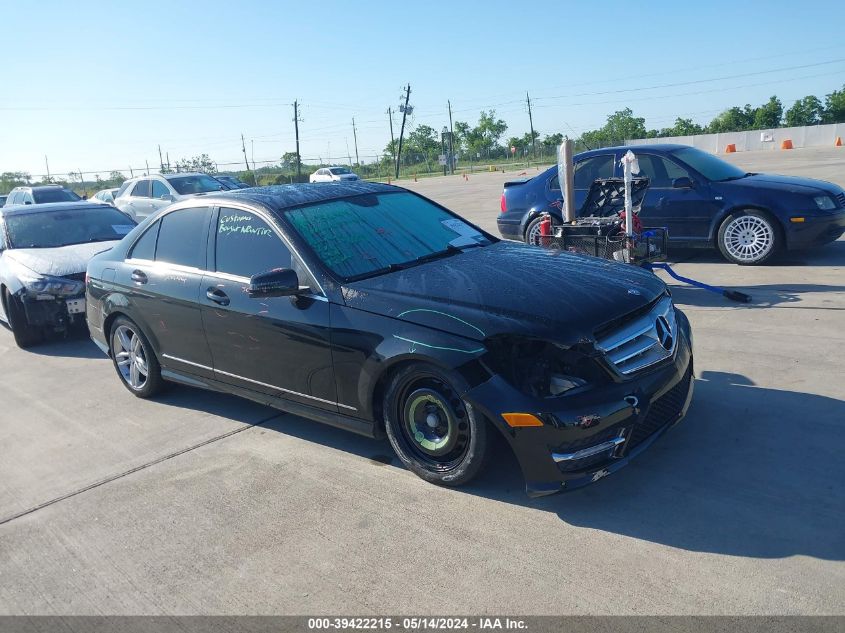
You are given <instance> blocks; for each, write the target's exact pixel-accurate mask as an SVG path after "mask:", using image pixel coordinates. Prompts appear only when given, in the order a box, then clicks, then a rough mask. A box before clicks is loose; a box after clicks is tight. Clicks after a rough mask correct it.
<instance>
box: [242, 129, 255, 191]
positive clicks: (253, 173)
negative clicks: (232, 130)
mask: <svg viewBox="0 0 845 633" xmlns="http://www.w3.org/2000/svg"><path fill="white" fill-rule="evenodd" d="M241 150H242V151H243V153H244V164H245V165H246V170H247V171H250V169H249V160H248V159H247V157H246V141H244V135H243V134H241ZM250 173H251V174H252V184H253V185H256V186H258V180H256V179H255V171H251V172H250Z"/></svg>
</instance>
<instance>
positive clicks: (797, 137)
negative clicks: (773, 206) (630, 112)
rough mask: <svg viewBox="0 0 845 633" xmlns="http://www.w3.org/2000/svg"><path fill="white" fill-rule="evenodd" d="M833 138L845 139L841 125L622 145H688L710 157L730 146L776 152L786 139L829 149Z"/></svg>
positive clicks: (724, 134)
mask: <svg viewBox="0 0 845 633" xmlns="http://www.w3.org/2000/svg"><path fill="white" fill-rule="evenodd" d="M837 137H839V138H843V139H845V123H832V124H830V125H810V126H806V127H781V128H775V129H772V130H749V131H748V132H723V133H719V134H696V135H693V136H666V137H663V138H641V139H633V140H630V141H625V144H626V145H646V144H651V143H679V144H681V145H692V146H693V147H697V148H699V149H701V150H704V151H705V152H710V153H711V154H721V153H724V152H725V148H726V147H727V146H728V145H731V144H733V145H736V151H738V152H748V151H752V150H765V149H780V146H781V143H782V142H783V141H785V140H787V139H788V140H790V141H792V146H793V147H821V146H829V147H833V144H834V143H835V142H836V139H837ZM843 142H845V141H843Z"/></svg>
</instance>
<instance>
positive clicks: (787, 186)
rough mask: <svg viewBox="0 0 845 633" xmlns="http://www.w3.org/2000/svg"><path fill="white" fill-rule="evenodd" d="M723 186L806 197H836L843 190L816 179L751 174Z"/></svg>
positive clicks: (830, 183)
mask: <svg viewBox="0 0 845 633" xmlns="http://www.w3.org/2000/svg"><path fill="white" fill-rule="evenodd" d="M721 184H729V185H731V186H734V187H747V188H751V189H768V190H772V189H776V190H778V191H788V192H790V193H798V194H805V195H818V194H820V193H826V194H829V195H832V196H835V195H836V194H838V193H839V192H841V191H842V188H841V187H839V186H838V185H835V184H833V183H832V182H827V181H825V180H816V179H814V178H801V177H798V176H779V175H777V174H751V175H750V176H746V177H745V178H740V179H739V180H730V181H727V182H725V183H721Z"/></svg>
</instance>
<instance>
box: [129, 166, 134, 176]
mask: <svg viewBox="0 0 845 633" xmlns="http://www.w3.org/2000/svg"><path fill="white" fill-rule="evenodd" d="M129 177H130V178H134V177H135V172H134V171H132V165H129Z"/></svg>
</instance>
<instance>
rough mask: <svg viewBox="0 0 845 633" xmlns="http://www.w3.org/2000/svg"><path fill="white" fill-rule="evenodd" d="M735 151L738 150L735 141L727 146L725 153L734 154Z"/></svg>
mask: <svg viewBox="0 0 845 633" xmlns="http://www.w3.org/2000/svg"><path fill="white" fill-rule="evenodd" d="M735 151H736V145H735V144H734V143H731V144H730V145H728V146H727V147H725V154H732V153H733V152H735Z"/></svg>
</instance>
